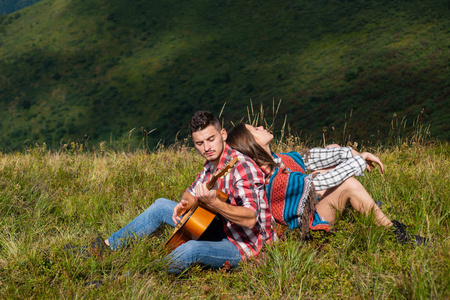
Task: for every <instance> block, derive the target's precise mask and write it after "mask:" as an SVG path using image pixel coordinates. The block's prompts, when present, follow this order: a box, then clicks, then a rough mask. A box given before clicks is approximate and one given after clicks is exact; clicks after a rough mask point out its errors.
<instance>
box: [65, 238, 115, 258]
mask: <svg viewBox="0 0 450 300" xmlns="http://www.w3.org/2000/svg"><path fill="white" fill-rule="evenodd" d="M64 250H67V251H69V252H70V253H71V254H72V255H77V254H78V255H81V256H83V257H84V258H89V257H92V256H95V257H97V258H101V257H102V256H103V254H105V253H107V252H109V251H111V250H110V248H109V246H108V245H106V244H105V240H104V239H103V238H102V237H101V236H100V235H98V236H97V237H96V238H95V239H94V240H93V241H92V242H91V243H90V244H89V245H88V246H73V245H71V244H67V245H65V246H64Z"/></svg>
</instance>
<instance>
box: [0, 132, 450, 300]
mask: <svg viewBox="0 0 450 300" xmlns="http://www.w3.org/2000/svg"><path fill="white" fill-rule="evenodd" d="M412 142H413V140H411V141H406V142H405V141H403V142H402V143H400V144H398V145H397V146H395V147H392V148H390V149H381V148H380V149H379V151H378V152H377V155H378V156H379V157H380V158H381V160H382V161H383V162H384V164H385V167H386V173H385V174H384V175H381V174H380V173H379V172H378V171H374V172H373V173H371V174H366V175H365V176H364V177H363V178H361V182H362V183H363V185H364V186H365V187H366V188H367V190H368V191H369V193H370V194H371V195H372V196H373V197H374V198H375V200H381V201H383V202H384V205H383V207H382V209H383V211H384V212H385V214H386V215H387V216H388V217H389V218H391V219H398V220H402V222H404V223H405V224H407V225H408V229H409V231H410V232H411V233H414V234H421V235H424V236H427V237H430V238H432V240H433V242H432V243H429V244H427V245H425V246H421V247H415V246H412V245H400V244H399V243H397V242H396V240H395V239H394V237H393V235H392V234H391V233H390V231H389V230H384V229H382V228H378V227H377V226H375V225H374V222H373V221H372V220H371V219H370V218H364V217H361V216H359V215H357V214H354V213H353V210H352V209H349V210H348V211H345V212H344V214H343V215H342V216H341V217H340V219H339V222H338V223H337V225H336V233H335V234H329V235H322V234H317V235H315V237H314V239H313V240H312V241H308V242H302V241H301V240H300V239H299V237H298V234H297V233H295V232H293V233H291V234H290V235H289V236H284V238H283V239H282V240H280V241H279V242H277V243H275V244H273V245H272V246H270V247H268V248H266V250H265V256H264V258H263V259H261V260H259V261H248V262H247V263H245V264H243V265H242V266H241V269H240V270H234V271H232V272H229V271H227V270H226V269H223V270H216V271H214V270H209V271H200V269H199V268H197V267H194V268H192V269H190V270H188V271H187V272H186V273H185V274H184V275H182V276H180V277H175V276H168V275H167V274H166V273H165V272H164V266H162V265H161V262H159V263H158V259H160V258H161V257H163V253H162V248H163V244H164V242H165V240H166V238H167V237H168V235H169V234H170V230H169V229H167V230H165V231H163V232H161V233H160V234H158V235H155V236H153V237H150V238H147V239H144V240H141V241H139V242H137V243H135V244H134V245H132V246H131V247H129V248H126V249H123V250H119V251H115V252H113V253H111V254H110V255H106V256H103V257H92V258H90V259H87V260H86V259H84V258H82V257H81V256H71V255H70V254H68V253H67V252H65V251H63V250H62V247H63V245H65V244H66V243H72V244H76V245H83V244H87V243H88V242H89V240H90V239H91V238H93V237H95V235H96V233H97V232H99V233H101V234H102V235H103V236H104V237H107V236H109V235H110V234H111V233H112V232H114V231H116V230H118V229H119V228H121V227H122V226H124V225H125V224H127V223H128V222H129V221H130V220H132V219H133V218H134V217H135V216H136V215H138V214H139V213H141V212H142V211H144V210H145V209H146V208H147V207H148V206H149V205H150V204H151V203H153V201H154V200H155V199H157V198H158V197H168V198H172V199H178V197H179V195H180V194H181V193H182V192H183V190H184V189H185V188H186V187H187V186H188V185H189V184H190V183H191V182H192V181H193V180H194V179H195V174H196V173H197V172H198V171H199V170H200V169H201V166H202V159H201V158H200V156H199V155H198V154H196V153H195V152H194V151H193V150H192V151H191V149H189V148H187V147H185V146H183V145H177V146H172V147H169V148H165V149H161V150H160V151H157V152H154V153H147V152H144V151H136V152H127V151H123V152H116V151H111V150H109V149H107V148H105V149H103V150H99V151H97V152H88V153H87V152H84V151H82V150H81V149H80V148H76V147H69V148H66V149H61V150H59V151H57V152H55V151H51V152H50V151H48V149H47V148H45V147H43V146H36V147H34V148H32V149H29V151H23V152H16V153H9V154H2V155H0V185H1V188H0V205H1V207H2V209H1V210H0V225H1V228H2V230H1V232H0V298H2V299H12V298H14V299H16V298H20V299H22V298H26V299H28V298H42V299H56V298H58V299H59V298H64V299H66V298H77V299H78V298H88V299H91V298H101V299H154V298H158V299H167V298H173V299H181V298H184V299H191V298H194V299H197V298H208V299H235V298H240V299H297V298H306V299H318V298H319V299H349V298H357V299H359V298H361V299H368V298H373V299H448V298H449V297H450V289H449V287H450V278H449V276H448V274H449V273H450V255H449V254H450V239H449V232H450V218H449V216H450V202H449V201H448V199H449V198H450V194H449V192H450V189H449V188H448V187H449V185H450V182H449V179H450V173H449V172H450V171H449V170H450V168H449V165H450V160H449V158H450V147H449V144H448V143H435V142H430V141H428V142H426V143H425V142H423V141H422V142H420V143H417V142H414V143H412ZM287 144H288V143H287V141H284V142H283V143H279V147H282V148H284V149H285V150H289V149H297V148H298V147H301V145H299V144H296V143H294V144H291V146H289V147H287V146H286V145H287ZM283 145H284V146H283ZM99 281H102V284H100V283H99ZM89 282H90V283H93V284H86V283H89ZM95 283H97V287H96V284H95Z"/></svg>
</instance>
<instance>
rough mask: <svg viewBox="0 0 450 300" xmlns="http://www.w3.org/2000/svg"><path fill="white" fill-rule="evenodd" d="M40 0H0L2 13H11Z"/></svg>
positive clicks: (0, 11) (0, 13)
mask: <svg viewBox="0 0 450 300" xmlns="http://www.w3.org/2000/svg"><path fill="white" fill-rule="evenodd" d="M38 1H40V0H0V15H2V14H10V13H12V12H15V11H17V10H19V9H22V8H24V7H27V6H30V5H32V4H34V3H36V2H38Z"/></svg>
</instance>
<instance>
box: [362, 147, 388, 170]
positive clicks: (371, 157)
mask: <svg viewBox="0 0 450 300" xmlns="http://www.w3.org/2000/svg"><path fill="white" fill-rule="evenodd" d="M360 155H361V156H362V158H364V160H365V161H366V163H367V167H366V169H367V171H368V172H370V171H372V169H375V165H374V164H373V163H376V164H377V165H379V166H380V169H381V174H384V166H383V163H382V162H381V160H380V159H379V158H378V157H376V156H375V155H373V154H372V153H369V152H363V153H361V154H360Z"/></svg>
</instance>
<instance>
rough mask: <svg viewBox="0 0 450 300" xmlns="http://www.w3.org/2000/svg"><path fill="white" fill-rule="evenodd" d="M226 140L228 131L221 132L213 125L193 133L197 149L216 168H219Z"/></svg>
mask: <svg viewBox="0 0 450 300" xmlns="http://www.w3.org/2000/svg"><path fill="white" fill-rule="evenodd" d="M226 139H227V132H226V130H225V129H222V130H221V131H220V132H219V131H217V129H216V127H214V126H213V125H210V126H208V127H206V128H205V129H203V130H200V131H196V132H193V133H192V140H193V141H194V145H195V148H196V149H197V150H198V152H200V154H201V155H202V156H203V157H204V158H206V160H208V161H209V162H211V163H212V164H213V165H214V166H217V164H218V163H219V160H220V158H221V156H222V152H223V149H224V147H225V141H226Z"/></svg>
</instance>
